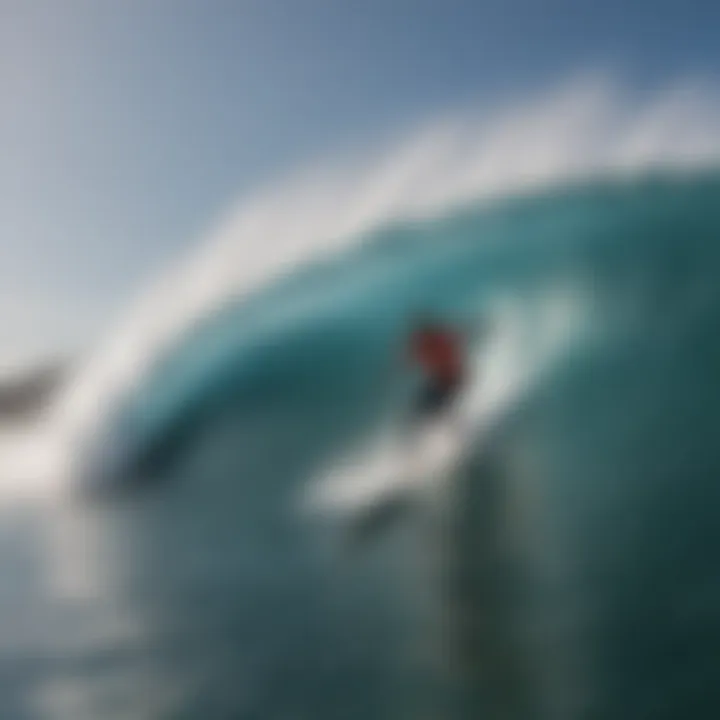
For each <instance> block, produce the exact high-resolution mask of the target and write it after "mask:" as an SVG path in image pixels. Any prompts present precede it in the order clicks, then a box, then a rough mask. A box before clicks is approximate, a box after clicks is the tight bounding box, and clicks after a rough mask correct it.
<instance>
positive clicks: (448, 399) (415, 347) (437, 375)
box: [407, 317, 467, 425]
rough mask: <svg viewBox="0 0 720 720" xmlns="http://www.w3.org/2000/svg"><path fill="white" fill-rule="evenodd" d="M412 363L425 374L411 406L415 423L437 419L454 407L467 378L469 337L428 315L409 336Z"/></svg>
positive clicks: (419, 321) (409, 352) (416, 324)
mask: <svg viewBox="0 0 720 720" xmlns="http://www.w3.org/2000/svg"><path fill="white" fill-rule="evenodd" d="M407 350H408V355H409V359H410V362H411V363H412V364H413V365H414V366H415V367H417V368H419V369H420V371H421V372H422V375H423V380H422V384H421V387H420V389H419V391H418V393H417V396H416V398H415V400H414V402H413V403H412V407H411V424H412V425H415V424H416V423H417V422H421V421H423V420H430V419H435V418H437V417H438V416H439V415H441V414H442V413H443V412H445V411H447V410H448V409H450V407H451V406H452V404H453V401H454V400H455V399H456V398H457V396H458V394H459V393H460V392H461V390H462V389H463V387H464V385H465V381H466V378H467V369H466V365H467V362H466V357H465V355H466V351H465V338H464V337H463V336H462V334H461V333H460V332H458V331H457V330H455V329H454V328H452V327H450V326H449V325H447V324H445V323H443V322H441V321H439V320H434V319H431V318H428V317H421V318H419V319H417V320H416V321H415V323H414V327H413V329H412V331H411V332H410V336H409V338H408V348H407Z"/></svg>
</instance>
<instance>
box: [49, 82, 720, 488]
mask: <svg viewBox="0 0 720 720" xmlns="http://www.w3.org/2000/svg"><path fill="white" fill-rule="evenodd" d="M718 157H720V102H718V95H717V93H716V92H715V91H714V90H713V89H712V88H708V87H705V86H703V85H702V84H698V83H681V84H679V85H678V86H677V87H675V88H670V89H669V90H666V91H664V92H661V93H658V94H657V95H656V96H655V97H652V98H645V99H644V100H642V101H638V100H633V99H632V98H631V97H630V95H629V94H628V93H625V92H623V90H622V88H621V87H619V86H618V85H615V84H613V83H612V82H611V81H609V80H607V79H605V78H602V77H598V76H593V77H583V78H580V79H578V80H574V81H572V82H570V83H566V84H564V85H562V86H560V87H559V88H555V89H553V90H551V91H550V92H545V93H541V94H538V95H537V96H535V97H534V98H531V99H524V100H523V101H522V102H519V103H516V104H510V105H509V106H507V107H506V108H505V109H502V110H497V111H493V112H492V113H483V112H478V111H472V110H470V111H464V112H459V113H456V114H451V115H448V116H446V117H444V118H442V119H440V120H436V121H434V122H431V123H429V124H428V125H426V126H424V127H422V128H420V129H419V130H417V131H415V132H413V133H410V134H409V136H407V137H406V138H403V139H401V140H400V141H399V142H396V143H395V144H394V145H391V146H389V147H385V148H383V149H382V150H380V151H376V152H374V153H372V154H371V158H370V159H369V160H367V159H363V160H361V161H358V160H352V159H351V160H346V161H344V162H335V163H332V164H328V165H326V166H324V167H322V166H319V167H315V168H312V169H311V170H310V171H309V172H305V173H300V174H299V175H298V176H297V177H296V178H295V179H293V180H290V181H288V182H286V183H285V184H284V185H281V186H279V187H277V188H271V189H270V190H269V191H265V192H261V193H259V194H258V195H256V196H255V197H252V198H249V199H247V200H246V201H244V202H243V203H241V205H240V207H239V208H238V209H236V210H233V211H232V212H231V213H230V214H229V216H228V218H226V219H225V220H224V221H223V222H221V223H220V224H219V227H218V229H217V230H215V231H213V232H212V233H211V234H210V236H209V238H207V239H206V241H205V242H204V243H203V247H202V248H201V250H200V252H199V253H197V254H193V255H191V256H190V257H189V258H187V259H186V260H185V262H184V263H182V264H181V266H180V267H179V269H177V270H176V271H174V272H171V273H170V274H168V275H167V276H166V277H164V278H161V279H160V280H159V282H157V284H156V285H155V286H154V287H152V288H151V289H150V291H149V292H148V293H146V294H145V295H144V296H142V297H141V298H140V299H139V301H138V302H136V303H135V304H134V306H133V307H132V308H130V310H129V312H128V313H127V316H126V318H125V319H124V320H123V321H122V322H120V323H119V325H118V326H117V327H116V328H114V329H112V330H111V331H110V332H109V333H108V335H107V338H106V341H105V342H104V343H102V344H101V345H100V349H99V350H98V351H97V352H96V353H94V354H93V355H92V356H91V358H90V359H89V360H88V362H86V363H85V364H84V366H82V367H80V369H79V371H78V373H77V374H76V376H75V378H74V380H72V381H71V382H70V383H69V384H68V387H67V389H66V391H65V392H64V393H63V394H62V396H61V397H60V398H59V400H58V402H57V403H56V404H55V406H54V408H53V410H52V412H51V413H50V415H49V417H48V423H47V426H46V432H45V433H44V436H45V438H46V440H47V442H46V445H47V443H48V442H49V443H50V444H51V445H52V446H53V447H52V449H51V450H50V449H49V450H48V451H47V454H49V455H52V457H53V458H54V459H53V462H52V463H51V464H53V465H57V468H58V470H60V471H61V472H60V474H62V475H63V476H65V477H72V476H73V475H74V473H75V472H76V468H75V463H76V460H77V458H78V455H79V452H78V447H79V445H86V444H88V443H90V444H92V442H93V441H92V440H91V438H92V436H93V435H94V434H95V433H96V432H97V428H98V427H99V426H101V425H102V422H103V421H104V420H106V419H107V417H108V415H109V414H110V413H111V412H112V411H113V410H116V409H117V406H118V403H120V402H121V401H122V398H124V397H126V396H127V395H128V394H130V393H132V391H133V388H137V386H138V383H139V382H140V380H141V379H142V378H143V377H144V376H145V375H146V374H147V373H148V371H149V370H150V368H151V367H152V365H153V363H154V362H156V361H157V359H158V358H159V357H161V356H162V355H163V354H165V353H168V352H170V351H171V348H172V347H173V345H174V344H176V343H177V342H178V340H179V339H181V338H182V337H183V336H184V335H186V334H187V333H188V332H189V331H190V330H191V329H192V328H193V327H194V326H195V325H196V324H197V323H198V322H199V321H201V320H202V319H203V318H207V317H208V316H211V315H213V314H214V313H217V312H218V310H219V309H220V308H221V307H224V306H227V305H229V304H230V303H234V302H242V301H243V300H245V299H247V298H249V297H251V296H252V295H253V294H254V293H256V292H257V291H258V290H260V289H262V288H263V287H266V286H267V285H268V284H271V283H273V282H276V281H278V280H279V279H281V278H283V277H288V276H291V275H293V274H294V273H296V272H297V270H298V268H299V267H303V266H307V265H308V264H309V263H313V262H323V261H327V260H328V258H337V257H342V256H343V254H345V253H347V251H348V250H349V249H351V248H353V247H357V246H362V244H363V241H364V240H366V239H367V238H368V237H369V236H370V235H371V233H372V231H374V230H377V229H378V228H382V227H386V226H389V225H391V224H392V223H393V222H394V221H398V220H401V219H403V220H407V221H411V222H415V223H419V222H423V221H426V220H428V219H430V218H433V217H442V216H446V215H447V214H449V213H450V212H452V210H453V209H454V208H457V207H460V206H463V205H467V204H474V203H477V202H481V201H484V202H486V203H487V202H492V201H493V200H496V199H498V198H500V197H504V196H507V195H512V194H518V193H525V194H527V193H529V192H531V191H536V190H539V189H541V188H548V187H549V186H550V187H551V186H553V185H562V184H567V183H568V182H571V181H574V180H578V179H587V178H592V177H598V176H612V177H620V178H630V177H633V176H636V175H637V174H639V173H644V172H647V171H648V169H657V168H671V169H672V170H673V172H678V171H681V170H690V169H697V168H698V167H699V166H707V165H712V164H713V163H715V162H716V161H717V159H718ZM313 307H314V306H313V305H312V304H310V305H309V306H308V307H307V308H306V309H305V311H304V312H305V313H308V314H309V313H312V311H313ZM297 315H298V311H295V318H297ZM300 315H302V311H300Z"/></svg>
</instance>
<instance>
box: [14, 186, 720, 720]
mask: <svg viewBox="0 0 720 720" xmlns="http://www.w3.org/2000/svg"><path fill="white" fill-rule="evenodd" d="M719 199H720V176H718V175H716V174H714V173H707V174H702V175H701V174H695V175H688V176H685V177H683V178H680V177H677V176H663V175H660V174H659V175H657V176H654V177H647V178H645V179H643V180H642V181H637V182H629V181H618V180H613V179H608V180H607V181H602V182H595V183H588V184H586V185H584V186H579V187H573V188H570V189H563V188H559V189H557V190H554V191H547V192H545V193H543V194H539V195H537V196H532V197H525V198H519V199H515V200H512V201H505V202H503V203H498V204H496V205H493V206H490V207H488V206H483V207H481V206H468V207H464V208H460V209H459V210H457V211H456V212H454V213H452V214H448V215H446V216H444V217H440V218H437V219H434V220H432V221H425V222H416V223H412V224H409V223H408V224H403V223H398V224H397V225H394V226H392V227H387V228H383V229H381V230H379V231H376V232H375V233H374V234H373V235H372V236H370V237H367V238H365V240H366V242H365V243H364V244H363V245H362V247H361V248H360V249H358V250H356V251H353V252H352V253H351V254H349V255H347V256H345V257H343V258H339V259H337V260H335V261H333V262H328V263H325V264H324V265H322V266H317V267H313V268H309V269H307V270H306V271H303V273H302V274H299V275H298V276H296V277H293V278H291V279H288V280H287V281H286V282H282V283H279V284H278V285H276V286H274V287H272V288H270V289H268V290H267V291H266V292H264V293H263V294H262V295H261V296H258V297H256V298H255V299H254V300H253V301H252V302H250V303H248V304H244V305H242V306H232V305H228V306H227V307H225V308H224V309H223V310H222V311H220V312H219V313H218V314H217V315H216V316H215V317H213V318H210V319H208V320H206V321H205V322H204V323H202V324H200V325H199V326H197V327H195V328H194V329H193V330H192V332H191V333H189V334H188V335H187V336H186V337H184V338H183V339H182V340H181V341H180V342H179V343H178V344H177V345H176V346H175V347H174V348H172V350H171V351H170V352H169V353H168V354H166V355H164V356H162V357H159V358H157V362H156V364H155V367H154V370H153V371H152V372H151V373H149V374H148V376H147V377H146V378H145V380H144V381H143V384H142V386H141V388H140V389H139V391H138V392H137V393H136V394H135V395H133V396H132V397H129V398H126V399H125V401H124V403H123V404H122V405H121V406H119V407H118V408H117V409H116V412H115V413H113V414H112V416H111V420H110V422H109V425H108V427H107V428H106V432H107V433H108V437H110V438H112V441H113V443H115V444H116V445H117V446H119V447H121V448H122V453H121V456H122V463H120V464H119V465H117V466H114V470H115V471H117V475H118V477H115V478H114V480H115V481H117V480H118V478H119V477H121V478H122V482H124V483H127V484H132V485H133V486H134V487H135V488H136V489H138V490H140V492H138V493H136V494H131V495H130V496H128V497H124V498H122V499H121V500H118V501H116V502H106V503H100V505H98V506H94V505H90V506H89V507H88V508H87V509H86V510H85V511H84V512H87V513H90V514H99V515H100V517H101V520H100V521H99V525H100V527H101V528H102V531H101V535H102V536H103V538H104V541H105V543H106V544H107V545H109V546H110V547H112V548H114V549H115V551H116V553H117V554H116V555H115V556H114V557H115V560H114V578H115V579H114V583H113V590H112V593H111V595H112V598H111V599H108V598H107V597H106V598H101V599H98V600H97V601H96V603H95V605H92V606H91V609H90V610H86V611H85V612H88V613H90V615H93V616H94V614H96V615H97V616H98V617H106V616H107V617H110V616H112V615H113V613H115V612H116V608H118V607H120V608H122V610H123V613H125V614H127V615H128V616H129V617H131V618H132V621H133V623H134V626H136V627H139V628H140V630H139V631H137V632H136V634H135V635H133V637H132V639H129V638H126V639H125V640H124V641H123V640H117V639H116V640H113V641H110V640H105V641H97V642H95V643H92V644H89V645H90V646H88V647H86V646H84V645H83V644H82V643H74V642H73V641H72V640H73V638H75V639H77V635H78V634H80V635H82V633H83V632H84V631H83V623H82V620H80V619H76V620H75V622H76V623H77V625H75V626H71V625H68V623H67V622H62V623H60V622H58V623H50V625H52V627H53V628H54V629H53V631H52V635H53V637H54V638H55V640H53V643H54V645H53V647H54V648H55V654H54V655H53V654H52V653H50V652H49V651H48V650H47V649H43V648H42V643H39V645H38V644H37V643H36V645H35V646H34V647H35V648H36V649H35V650H34V651H32V652H31V651H29V650H27V648H23V640H22V637H23V636H22V634H20V635H19V637H18V639H17V641H16V643H15V645H14V650H13V652H12V653H9V654H8V655H7V656H6V657H4V658H3V659H2V667H4V668H11V669H12V670H11V673H10V675H8V674H7V673H4V678H3V680H2V683H3V688H8V689H7V691H6V692H5V697H6V698H9V700H6V701H5V703H6V707H9V708H10V710H9V714H7V715H3V717H5V716H7V717H11V718H26V717H27V718H31V717H36V716H37V717H46V716H47V717H66V716H67V717H70V716H71V714H70V711H68V713H67V714H65V715H63V714H60V712H59V711H58V712H57V713H56V714H55V715H53V714H48V715H40V714H37V715H36V714H33V713H34V712H35V710H34V709H33V708H36V707H37V702H36V700H37V699H36V690H37V688H38V686H40V685H42V683H43V682H47V678H48V677H51V678H54V679H55V681H56V683H59V684H60V685H62V683H63V682H65V683H66V684H67V683H70V684H71V685H72V688H73V692H74V693H75V695H80V696H82V698H83V701H82V702H83V703H84V705H83V706H82V708H84V709H82V711H81V712H80V714H78V713H77V712H76V714H75V715H74V716H73V717H75V718H76V719H77V720H79V719H80V718H82V717H104V716H108V717H109V716H111V715H109V714H106V713H107V712H109V711H108V708H109V707H110V706H112V707H113V708H114V709H115V710H117V716H118V717H163V718H165V717H167V718H198V717H202V718H208V719H210V718H236V717H237V718H255V717H257V718H290V717H292V718H314V719H320V718H340V717H341V718H347V719H348V720H350V719H351V718H404V717H411V718H421V717H437V716H440V717H447V718H455V717H456V718H465V717H488V718H495V717H501V718H522V719H524V718H532V719H534V718H553V719H554V718H613V720H620V719H622V718H628V719H630V718H632V720H637V719H639V718H652V719H653V720H656V719H659V718H685V717H713V716H714V715H715V714H717V713H718V712H720V691H719V690H718V689H717V682H716V679H717V672H718V668H720V644H719V643H718V641H719V640H720V614H718V611H717V607H718V602H719V601H720V584H719V581H718V575H717V562H716V555H717V552H718V549H720V524H719V523H718V522H717V519H718V512H719V510H720V489H719V486H718V478H719V477H720V446H718V443H717V441H716V439H717V428H718V411H717V408H718V407H720V382H719V380H720V335H719V334H718V332H717V329H718V327H720V290H719V289H718V283H717V278H718V276H719V273H720V248H719V247H718V238H720V211H719V210H718V200H719ZM558 289H560V290H562V291H563V292H565V293H568V292H569V293H571V295H572V297H574V298H576V301H577V302H578V303H581V304H582V306H583V309H584V314H583V317H584V318H585V320H584V322H585V324H586V328H585V330H588V332H586V333H585V334H584V335H583V340H582V342H581V343H576V344H575V345H574V346H573V348H572V352H570V351H568V353H567V354H565V355H563V356H560V357H559V358H558V359H557V362H556V364H555V366H554V367H553V368H552V372H551V373H550V375H549V376H547V377H546V378H545V379H544V381H543V382H542V383H539V384H536V385H534V386H531V387H530V388H529V389H528V391H527V392H526V393H525V394H524V395H523V397H522V398H521V400H520V402H519V403H518V404H517V405H516V406H515V407H514V409H513V410H514V411H513V412H512V413H510V414H509V415H508V416H507V417H505V418H504V420H503V422H502V424H500V425H498V426H497V427H495V428H494V431H493V433H492V435H491V439H490V442H489V444H488V445H486V446H485V448H484V450H483V452H482V453H481V454H479V455H478V456H477V457H475V458H474V459H473V460H472V462H471V463H470V464H469V466H468V467H467V468H464V469H463V470H462V471H461V472H460V473H459V474H458V477H457V478H456V479H455V487H456V488H457V496H456V498H455V503H454V504H453V505H452V507H451V511H450V512H449V513H443V512H440V511H439V509H438V508H434V507H432V506H418V507H417V508H416V509H415V510H414V511H411V512H409V513H407V514H406V515H405V516H403V517H401V518H400V519H399V520H398V522H397V523H396V524H395V526H393V527H389V528H387V530H386V532H385V533H383V534H380V535H379V536H378V537H377V538H375V539H374V541H373V542H370V543H369V544H368V545H367V546H361V547H354V546H353V547H348V546H346V545H345V543H344V536H343V534H342V529H341V528H339V527H337V526H336V525H334V524H333V523H328V524H325V523H320V522H317V521H308V520H307V519H305V518H303V517H302V516H300V515H299V514H298V513H297V511H296V497H297V493H298V491H299V489H301V488H302V487H303V486H304V485H306V483H307V482H308V481H309V479H310V478H312V477H313V476H314V475H315V474H316V473H317V471H318V468H319V467H321V465H322V463H324V462H325V461H327V460H328V458H332V457H334V456H336V455H337V454H339V453H342V452H343V451H344V449H346V448H348V447H350V446H352V445H353V443H355V442H356V441H357V440H358V438H361V437H364V436H365V435H366V434H367V433H368V432H370V431H371V429H372V428H374V427H376V426H377V424H378V423H379V422H380V421H381V420H382V419H383V418H385V417H386V416H387V415H388V414H389V413H393V412H396V411H397V410H398V409H399V408H401V407H402V402H403V398H404V392H405V391H406V388H404V387H401V386H399V385H398V384H395V383H392V382H389V381H388V380H387V379H386V378H385V375H384V373H385V370H384V369H385V367H386V365H387V363H388V362H389V359H390V358H391V357H392V353H393V350H394V348H395V347H396V344H397V342H398V338H399V337H400V336H401V333H402V330H403V329H404V328H405V326H406V322H407V318H408V315H409V314H410V313H412V312H413V311H415V310H416V309H418V308H421V309H423V310H424V309H433V310H437V311H438V312H442V313H444V314H445V315H446V316H447V317H449V318H451V319H454V320H458V321H462V320H464V319H466V318H469V317H472V316H473V315H474V314H477V313H479V312H480V313H481V312H482V310H483V308H485V307H489V306H490V305H491V304H492V303H493V301H495V300H496V299H497V298H499V297H510V298H520V299H522V298H527V300H526V302H527V303H529V304H530V305H531V304H532V298H533V297H537V296H542V294H543V293H546V292H551V291H553V290H558ZM303 308H304V309H303ZM531 309H532V308H531V307H529V308H528V311H531ZM28 522H32V521H31V520H28ZM18 533H20V530H18ZM31 585H32V583H31V582H30V580H27V581H26V582H25V581H24V584H23V582H21V583H20V588H21V589H20V590H17V591H16V593H15V595H13V597H14V598H15V599H14V600H13V599H12V598H10V599H9V600H6V601H5V602H6V604H7V603H11V604H12V603H13V602H14V603H16V605H15V606H14V607H17V605H18V604H21V602H22V601H21V600H20V599H18V598H21V597H22V593H23V591H22V588H26V589H25V592H27V593H28V594H30V593H31V592H32V591H31V589H30V587H31ZM28 612H30V611H29V610H28ZM32 612H35V613H36V615H37V616H40V615H43V614H45V615H47V613H48V612H49V611H48V610H47V608H44V609H43V607H37V608H36V609H35V610H34V611H32ZM53 612H54V613H58V617H62V616H63V613H71V612H75V611H71V610H69V609H67V608H65V609H58V608H57V607H54V609H53ZM99 622H100V621H99ZM59 624H62V625H64V627H63V628H62V629H58V627H57V626H58V625H59ZM101 624H102V622H101ZM70 627H74V628H75V632H71V630H70V629H69V628H70ZM120 637H121V638H122V637H123V636H122V633H121V634H120ZM38 642H39V641H38ZM38 648H39V649H38ZM139 668H142V672H141V673H140V674H141V675H142V677H143V681H142V688H143V690H142V691H141V692H138V691H137V687H138V685H137V682H139V681H138V680H137V678H136V675H137V674H138V672H139V670H138V669H139ZM65 692H66V694H67V692H69V691H67V690H66V691H65ZM130 698H132V700H131V699H130ZM58 707H59V705H58ZM123 712H125V714H124V715H123ZM83 713H84V714H83Z"/></svg>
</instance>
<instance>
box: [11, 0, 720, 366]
mask: <svg viewBox="0 0 720 720" xmlns="http://www.w3.org/2000/svg"><path fill="white" fill-rule="evenodd" d="M718 37H720V4H718V3H717V2H713V1H712V0H707V2H697V1H693V0H686V1H685V2H674V1H673V2H664V1H663V0H637V1H635V2H627V0H605V1H604V2H592V1H590V0H545V1H544V2H543V1H541V0H475V1H470V0H362V1H360V0H358V1H355V0H192V1H190V0H115V1H114V2H112V1H111V0H104V1H103V0H101V1H98V2H93V1H92V0H0V98H2V106H1V108H0V293H1V294H2V295H1V296H2V298H3V303H2V307H0V355H2V354H3V353H5V354H7V353H10V354H12V353H13V352H15V351H17V350H18V348H21V347H22V346H23V345H24V344H29V345H32V344H33V342H35V341H36V339H37V338H39V337H42V338H45V339H46V340H47V342H48V343H53V342H57V343H59V344H62V343H63V342H64V341H65V340H68V341H69V338H70V336H73V340H72V341H73V342H74V341H76V340H77V338H82V337H83V334H87V335H89V334H91V333H92V332H94V330H95V329H96V327H95V326H96V325H97V324H98V323H99V322H101V319H102V318H103V317H105V315H106V314H107V313H108V312H110V311H111V310H112V309H113V308H115V307H116V306H119V305H122V304H123V303H124V302H125V301H126V300H127V298H128V297H129V296H130V295H132V293H133V292H134V291H136V289H137V288H138V287H140V286H141V285H144V284H145V283H146V282H147V281H148V280H149V279H150V278H151V277H152V276H153V275H154V274H155V273H156V272H157V271H158V269H159V268H160V267H163V266H165V265H167V264H168V262H169V261H171V259H172V258H173V257H174V256H175V255H176V254H177V253H178V252H179V251H180V250H182V249H183V248H186V247H188V246H190V245H191V244H192V243H194V242H196V241H197V240H198V238H199V237H200V236H201V235H202V234H203V231H204V230H206V229H207V228H208V226H210V225H212V223H213V221H214V220H215V219H216V218H217V216H218V215H219V214H220V213H222V212H223V211H224V210H225V209H226V208H227V207H228V206H229V205H230V204H231V203H232V202H233V201H235V200H236V199H237V198H238V197H239V196H241V195H242V193H243V192H246V191H248V190H250V189H251V188H253V187H255V186H257V185H259V184H266V183H267V182H269V181H270V180H271V179H272V178H273V177H276V176H282V174H283V173H284V172H286V171H287V170H288V169H290V168H294V167H297V166H299V165H303V164H308V163H311V162H312V160H313V158H315V157H327V156H328V155H332V154H333V152H335V151H336V150H339V149H343V148H347V147H352V146H353V145H355V144H358V143H360V144H364V143H368V142H371V141H372V140H373V138H380V137H383V136H385V135H386V134H388V133H390V132H393V131H395V130H397V129H398V128H402V127H404V126H410V125H412V124H413V123H415V122H417V121H419V120H422V119H426V118H429V117H432V116H433V115H434V114H438V113H440V112H442V111H445V110H447V109H449V108H453V107H456V106H462V105H464V104H467V103H482V104H492V103H493V102H497V101H499V100H500V99H501V98H502V97H504V96H506V95H513V94H515V95H516V94H518V93H520V94H521V93H523V92H525V91H527V90H530V89H534V88H536V87H540V86H543V85H544V84H548V83H550V82H553V81H554V80H559V79H563V78H565V77H567V76H569V75H571V74H573V73H576V72H578V71H582V70H584V69H588V68H590V69H596V70H597V69H608V70H610V71H611V72H613V73H615V74H618V75H620V76H621V77H622V79H623V80H624V81H626V82H628V83H630V85H631V86H632V87H635V88H636V89H637V90H638V91H639V92H641V91H643V90H646V89H652V88H653V87H655V86H658V85H661V84H663V83H665V82H667V81H669V80H673V79H677V78H679V77H685V76H690V77H703V78H714V77H716V76H717V75H718V71H719V70H720V43H719V42H718Z"/></svg>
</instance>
